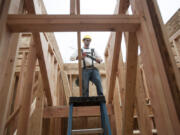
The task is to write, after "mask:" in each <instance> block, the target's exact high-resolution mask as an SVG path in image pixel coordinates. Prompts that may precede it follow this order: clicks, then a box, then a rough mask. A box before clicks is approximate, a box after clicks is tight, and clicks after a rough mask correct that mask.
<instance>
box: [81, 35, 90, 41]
mask: <svg viewBox="0 0 180 135" xmlns="http://www.w3.org/2000/svg"><path fill="white" fill-rule="evenodd" d="M84 39H90V40H92V39H91V37H90V36H89V35H86V36H84V37H83V41H84Z"/></svg>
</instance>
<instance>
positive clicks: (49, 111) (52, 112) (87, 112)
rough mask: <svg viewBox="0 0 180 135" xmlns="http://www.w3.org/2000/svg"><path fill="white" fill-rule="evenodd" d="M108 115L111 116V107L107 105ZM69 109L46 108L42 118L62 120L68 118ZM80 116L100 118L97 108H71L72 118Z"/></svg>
mask: <svg viewBox="0 0 180 135" xmlns="http://www.w3.org/2000/svg"><path fill="white" fill-rule="evenodd" d="M106 107H107V111H108V114H109V115H111V114H113V113H114V112H113V106H112V105H111V104H108V105H107V106H106ZM68 112H69V107H68V106H60V107H55V106H54V107H46V108H45V109H44V118H60V117H61V118H62V117H66V118H67V117H68V114H69V113H68ZM81 116H100V107H99V106H90V107H74V108H73V117H81Z"/></svg>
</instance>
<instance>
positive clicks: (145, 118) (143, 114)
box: [135, 64, 153, 135]
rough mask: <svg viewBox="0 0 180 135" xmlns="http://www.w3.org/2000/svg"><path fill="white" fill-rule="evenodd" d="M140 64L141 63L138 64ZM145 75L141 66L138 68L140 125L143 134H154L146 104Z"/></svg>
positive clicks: (137, 88) (137, 91) (137, 105)
mask: <svg viewBox="0 0 180 135" xmlns="http://www.w3.org/2000/svg"><path fill="white" fill-rule="evenodd" d="M138 65H139V64H138ZM143 83H144V82H143V75H142V72H141V71H140V67H139V66H138V69H137V77H136V93H135V95H136V107H137V115H138V127H139V129H140V131H141V134H142V135H153V134H152V131H151V123H150V119H149V112H148V107H147V106H146V100H145V98H146V95H145V87H144V85H143Z"/></svg>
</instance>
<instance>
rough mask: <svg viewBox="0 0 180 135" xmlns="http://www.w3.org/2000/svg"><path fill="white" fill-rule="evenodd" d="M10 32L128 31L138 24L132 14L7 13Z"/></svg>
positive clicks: (133, 29) (137, 17) (137, 19)
mask: <svg viewBox="0 0 180 135" xmlns="http://www.w3.org/2000/svg"><path fill="white" fill-rule="evenodd" d="M7 25H8V27H9V29H10V30H11V31H12V32H62V31H130V32H134V31H136V29H137V28H138V27H139V25H140V19H139V16H132V15H77V16H70V15H9V16H8V21H7Z"/></svg>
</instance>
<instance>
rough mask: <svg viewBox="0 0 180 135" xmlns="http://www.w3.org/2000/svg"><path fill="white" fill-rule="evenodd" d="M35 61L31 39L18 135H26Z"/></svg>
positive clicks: (34, 49) (34, 51) (34, 50)
mask: <svg viewBox="0 0 180 135" xmlns="http://www.w3.org/2000/svg"><path fill="white" fill-rule="evenodd" d="M36 61H37V56H36V48H35V44H34V42H33V41H32V42H31V47H30V53H29V55H28V57H27V72H25V80H24V84H23V88H24V91H23V97H22V101H21V107H22V108H21V110H20V112H19V113H20V114H19V119H18V131H17V134H18V135H27V130H28V124H29V115H30V110H31V109H30V108H31V97H32V90H33V89H32V84H33V80H34V70H35V64H36Z"/></svg>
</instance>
